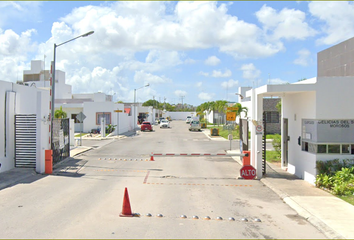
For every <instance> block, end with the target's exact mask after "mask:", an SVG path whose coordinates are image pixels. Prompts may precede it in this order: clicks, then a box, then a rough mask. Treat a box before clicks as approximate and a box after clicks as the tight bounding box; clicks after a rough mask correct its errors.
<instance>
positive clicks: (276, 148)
mask: <svg viewBox="0 0 354 240" xmlns="http://www.w3.org/2000/svg"><path fill="white" fill-rule="evenodd" d="M273 147H274V151H275V152H276V156H277V158H279V159H280V157H281V136H280V135H279V134H274V136H273Z"/></svg>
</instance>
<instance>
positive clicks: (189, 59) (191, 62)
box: [184, 58, 197, 64]
mask: <svg viewBox="0 0 354 240" xmlns="http://www.w3.org/2000/svg"><path fill="white" fill-rule="evenodd" d="M196 62H197V61H196V60H194V59H191V58H187V59H186V60H184V63H185V64H194V63H196Z"/></svg>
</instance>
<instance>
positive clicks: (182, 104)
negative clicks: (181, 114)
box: [181, 96, 185, 109]
mask: <svg viewBox="0 0 354 240" xmlns="http://www.w3.org/2000/svg"><path fill="white" fill-rule="evenodd" d="M184 97H185V96H181V98H182V109H184V105H183V98H184Z"/></svg>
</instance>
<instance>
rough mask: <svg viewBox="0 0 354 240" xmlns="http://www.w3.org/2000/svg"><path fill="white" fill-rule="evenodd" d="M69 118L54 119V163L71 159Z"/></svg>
mask: <svg viewBox="0 0 354 240" xmlns="http://www.w3.org/2000/svg"><path fill="white" fill-rule="evenodd" d="M69 120H70V119H69V118H65V119H53V141H52V145H53V146H52V149H53V163H58V162H60V161H62V160H64V159H65V158H67V157H70V137H69V132H70V128H69Z"/></svg>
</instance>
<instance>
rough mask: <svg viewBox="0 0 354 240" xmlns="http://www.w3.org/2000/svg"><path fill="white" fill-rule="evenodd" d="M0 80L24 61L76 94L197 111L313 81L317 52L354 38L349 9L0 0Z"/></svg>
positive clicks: (17, 75)
mask: <svg viewBox="0 0 354 240" xmlns="http://www.w3.org/2000/svg"><path fill="white" fill-rule="evenodd" d="M0 12H1V15H0V80H4V81H10V82H16V81H17V80H22V74H23V70H27V69H30V62H31V60H36V59H37V60H44V55H45V56H46V58H45V62H46V63H45V64H46V67H47V68H48V67H49V65H50V61H51V60H52V59H53V44H54V43H57V44H59V43H62V42H65V41H66V40H69V39H72V38H74V37H76V36H79V35H81V34H83V33H86V32H89V31H95V33H94V34H93V35H91V36H89V37H87V38H80V39H77V40H75V41H73V42H70V43H67V44H65V45H63V46H60V47H58V48H57V59H56V61H57V65H56V68H57V69H59V70H62V71H65V73H66V82H67V83H68V84H70V85H72V87H73V93H90V92H105V93H107V94H115V95H114V100H122V101H126V102H129V101H133V96H134V89H135V88H140V87H142V86H144V85H145V84H147V83H149V84H150V87H147V88H142V89H139V90H138V91H137V100H138V101H140V102H143V101H146V100H149V99H152V98H153V97H155V99H157V100H160V101H163V99H164V98H166V102H169V103H171V104H177V103H181V101H182V96H183V97H184V98H183V102H184V103H188V104H192V105H195V106H198V105H199V104H201V103H203V102H206V101H215V100H228V101H232V102H234V101H236V100H237V97H236V96H235V94H234V93H235V92H237V89H238V87H241V86H251V87H252V86H253V87H257V86H262V85H265V84H267V83H268V82H269V83H271V84H282V83H293V82H296V81H298V80H299V79H303V78H312V77H315V76H316V71H317V65H316V62H317V52H319V51H322V50H324V49H326V48H328V47H331V46H333V45H335V44H337V43H339V42H342V41H344V40H347V39H349V38H351V37H354V17H353V16H354V3H353V2H352V1H351V2H346V1H338V2H337V1H333V2H330V1H324V2H319V1H315V2H305V1H283V2H282V1H270V2H267V1H247V2H246V1H245V2H243V1H236V2H229V1H227V2H221V1H220V2H212V1H207V2H200V1H197V2H186V1H182V2H155V1H154V2H145V1H139V2H131V1H129V2H120V1H118V2H117V1H115V2H99V1H92V2H91V1H76V2H74V1H62V2H61V1H50V2H42V1H36V2H27V1H23V2H6V1H5V2H4V1H1V2H0Z"/></svg>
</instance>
